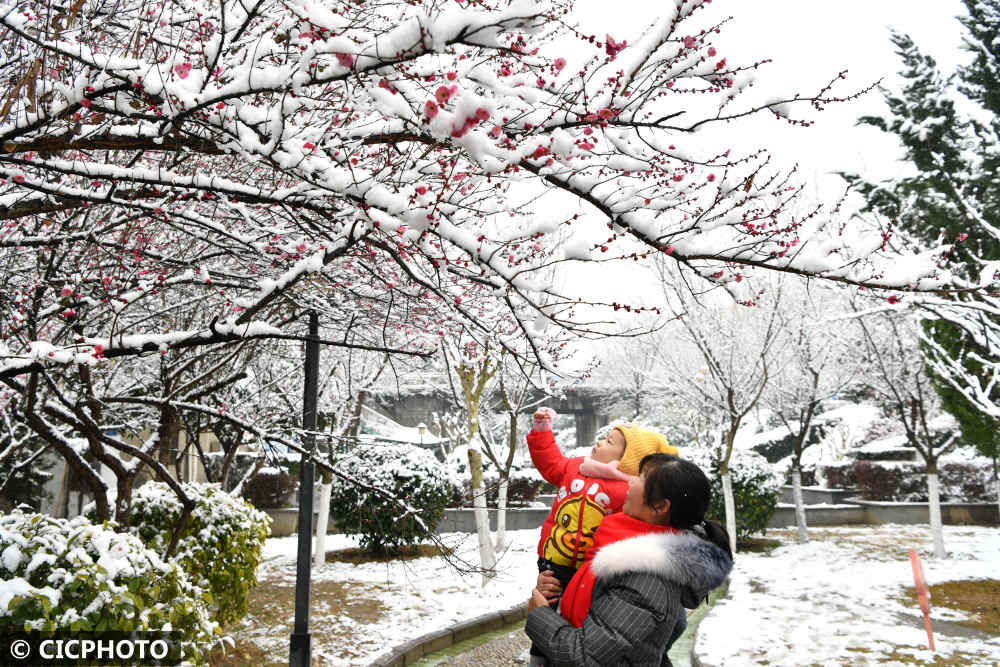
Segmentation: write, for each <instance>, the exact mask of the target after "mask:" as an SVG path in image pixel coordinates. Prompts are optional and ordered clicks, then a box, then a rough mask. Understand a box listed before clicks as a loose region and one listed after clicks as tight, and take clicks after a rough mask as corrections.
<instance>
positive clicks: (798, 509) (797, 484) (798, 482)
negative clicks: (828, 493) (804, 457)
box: [792, 464, 809, 542]
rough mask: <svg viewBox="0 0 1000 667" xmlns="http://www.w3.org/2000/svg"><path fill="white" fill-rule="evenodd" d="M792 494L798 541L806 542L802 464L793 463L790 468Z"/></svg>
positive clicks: (807, 534) (807, 536) (807, 535)
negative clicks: (792, 466) (793, 465)
mask: <svg viewBox="0 0 1000 667" xmlns="http://www.w3.org/2000/svg"><path fill="white" fill-rule="evenodd" d="M792 496H793V497H794V498H795V525H796V527H797V528H798V530H799V542H808V541H809V531H808V530H807V529H806V506H805V503H803V502H802V466H801V465H799V464H795V467H794V468H792Z"/></svg>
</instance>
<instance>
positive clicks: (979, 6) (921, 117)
mask: <svg viewBox="0 0 1000 667" xmlns="http://www.w3.org/2000/svg"><path fill="white" fill-rule="evenodd" d="M964 3H965V5H966V8H967V10H968V12H969V15H968V16H967V17H962V18H960V19H959V20H960V21H961V23H962V25H963V26H964V27H965V29H966V31H967V34H966V37H965V40H964V41H965V48H966V49H968V50H969V51H970V52H971V53H972V54H973V58H972V61H971V63H970V64H968V65H966V66H964V67H961V68H959V70H958V72H957V77H956V76H955V75H951V76H947V77H945V76H943V75H942V74H941V73H940V72H939V70H938V68H937V65H936V63H935V61H934V59H933V58H932V57H930V56H928V55H926V54H924V53H922V52H921V51H920V49H919V47H918V46H917V45H916V44H915V43H914V42H913V40H912V39H911V38H910V37H909V36H908V35H905V34H902V33H896V32H893V33H892V35H891V39H892V41H893V43H894V44H895V45H896V47H897V53H898V54H899V56H900V58H901V60H902V63H903V68H902V70H901V72H900V75H901V76H902V78H903V80H904V82H905V83H904V86H903V88H902V91H901V92H900V93H899V94H894V93H892V92H890V91H884V94H885V99H886V103H887V104H888V107H889V112H890V113H889V117H888V118H882V117H876V116H865V117H862V118H861V119H860V120H859V123H862V124H867V125H872V126H874V127H878V128H879V129H881V130H883V131H885V132H889V133H892V134H895V135H896V136H897V137H898V138H899V140H900V143H901V144H902V146H903V161H904V162H906V163H908V164H909V165H910V167H911V170H910V174H909V175H907V176H905V177H900V178H895V179H892V180H890V181H885V182H881V183H870V182H866V181H864V180H863V179H861V178H860V177H859V176H857V175H848V176H846V178H847V179H848V180H849V181H850V182H851V183H852V184H854V185H855V186H856V187H857V189H858V190H859V191H860V192H861V193H862V194H863V195H864V196H865V198H866V199H867V203H868V209H869V210H874V211H877V212H879V213H881V214H883V215H886V216H889V217H891V218H894V219H895V218H898V219H900V220H901V223H900V224H901V226H902V228H904V229H906V230H907V231H908V232H909V233H910V234H912V235H913V236H915V237H916V238H918V239H919V240H921V241H923V242H924V243H928V244H933V243H940V242H956V245H955V250H954V252H953V253H952V255H951V264H950V266H949V267H948V268H949V269H950V270H952V271H953V272H955V273H959V274H961V275H964V276H965V277H968V278H976V277H978V276H980V274H981V273H982V270H983V268H984V264H985V262H989V261H996V260H1000V234H998V231H997V230H998V227H1000V176H998V173H997V172H998V168H1000V150H998V146H1000V140H998V139H1000V120H998V112H1000V81H998V77H1000V61H998V59H997V50H998V48H1000V0H964ZM956 78H957V83H956ZM959 95H961V96H964V97H966V98H967V99H968V100H969V101H970V102H972V103H973V104H974V106H975V107H977V109H976V112H975V113H972V114H970V117H968V118H966V117H963V116H962V115H960V114H959V113H958V112H957V111H956V105H955V100H956V99H957V98H958V97H959ZM970 106H971V105H970ZM982 298H984V297H983V295H976V294H973V295H962V296H955V297H953V299H954V301H955V305H962V304H965V305H969V303H970V302H975V301H976V300H978V299H982ZM985 298H988V299H994V300H995V296H990V295H986V296H985ZM977 322H978V324H977ZM998 329H1000V327H998V325H997V323H996V322H987V321H983V320H982V318H958V321H956V318H946V319H929V320H927V321H926V322H925V335H926V336H927V337H928V338H929V339H930V341H932V342H933V343H934V344H936V345H929V344H925V352H926V353H927V354H929V355H934V354H943V355H946V356H947V357H949V358H951V359H956V360H961V367H963V373H961V374H968V376H970V377H978V378H982V377H988V375H989V373H990V372H995V370H994V369H995V368H996V367H997V366H998V364H1000V359H998V354H1000V353H998V351H997V349H996V348H995V347H992V346H990V345H989V344H988V343H989V341H990V340H992V339H995V337H996V335H997V334H998V333H1000V332H998ZM984 341H985V342H986V344H983V343H984ZM951 379H952V380H954V379H955V378H954V376H953V377H952V378H951ZM934 381H935V382H934V384H935V387H936V388H937V390H938V393H939V394H940V395H941V399H942V405H943V407H944V409H945V410H947V411H948V412H950V413H951V414H952V415H954V416H955V417H956V419H958V421H959V423H960V425H961V428H962V436H963V440H965V441H966V442H967V443H969V444H974V445H976V446H977V447H978V448H979V449H980V451H981V452H982V453H983V454H985V455H987V456H992V457H994V458H996V456H997V453H998V449H1000V423H998V419H997V417H996V414H995V413H994V414H990V413H989V412H988V411H987V410H984V409H983V406H982V404H981V403H979V402H976V401H974V400H970V398H969V397H967V396H966V393H965V391H964V390H960V389H959V388H957V387H956V386H955V382H954V381H949V378H948V377H945V376H942V375H935V377H934ZM958 384H960V385H961V382H959V383H958ZM988 402H990V403H991V404H993V405H1000V388H994V389H993V390H992V392H990V394H989V396H988Z"/></svg>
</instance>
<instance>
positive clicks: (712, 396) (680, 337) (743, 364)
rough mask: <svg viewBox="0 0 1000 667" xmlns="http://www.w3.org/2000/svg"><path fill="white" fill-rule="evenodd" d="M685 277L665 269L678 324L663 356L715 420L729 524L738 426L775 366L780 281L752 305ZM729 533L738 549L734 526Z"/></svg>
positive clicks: (679, 393)
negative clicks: (689, 286)
mask: <svg viewBox="0 0 1000 667" xmlns="http://www.w3.org/2000/svg"><path fill="white" fill-rule="evenodd" d="M681 278H682V276H678V275H676V274H674V273H673V272H672V271H671V270H670V268H669V267H668V268H665V269H664V281H663V282H664V284H665V285H673V286H675V287H674V288H673V290H672V294H668V295H667V296H668V298H669V299H670V302H671V303H670V307H671V308H672V309H673V311H674V313H675V315H676V318H677V320H678V321H679V324H677V325H676V326H674V327H673V328H674V336H675V339H674V341H673V342H672V343H671V344H669V345H662V346H661V347H660V354H661V359H662V360H663V363H664V365H665V366H666V367H667V370H668V374H669V375H670V376H671V377H672V378H673V379H674V383H675V384H674V385H673V393H674V395H675V396H676V397H677V398H678V399H680V400H681V401H683V402H684V403H686V404H687V405H688V406H690V407H691V408H693V409H697V410H700V411H702V412H703V413H705V414H706V415H710V417H709V418H710V419H711V420H712V421H713V422H714V424H715V429H716V433H717V441H716V443H713V450H714V452H713V455H714V457H715V460H716V461H718V466H719V474H720V476H721V477H722V490H723V495H724V497H725V510H726V525H727V526H730V527H733V526H736V506H735V503H734V500H733V487H732V479H731V477H730V473H729V461H730V458H731V457H732V453H733V444H734V442H735V440H736V433H737V431H739V429H740V426H741V425H742V424H743V420H744V419H745V418H746V416H747V415H748V414H749V413H750V411H751V410H753V409H754V407H755V406H756V405H757V403H758V401H760V399H761V396H762V395H763V393H764V390H765V388H766V387H767V385H768V382H769V381H770V380H771V378H772V376H774V375H775V374H776V373H777V371H778V365H777V360H778V357H779V355H778V351H779V350H778V348H779V346H778V345H777V343H778V340H779V338H780V337H781V335H782V332H781V329H780V323H779V319H778V313H779V307H780V303H781V302H780V298H779V297H780V294H779V293H780V287H776V288H775V290H774V291H773V293H764V294H760V295H758V296H757V300H756V301H755V302H754V304H753V305H752V306H751V305H744V304H738V303H734V302H732V301H731V300H730V301H727V302H726V303H721V304H720V303H718V302H716V303H714V304H707V303H701V302H699V301H698V300H697V299H695V298H694V297H693V296H692V295H691V293H690V291H688V290H686V289H683V288H682V286H681V285H682V283H683V281H682V280H681ZM712 296H717V295H712ZM729 537H730V547H731V548H732V550H733V552H734V553H735V551H736V530H735V529H733V530H730V531H729Z"/></svg>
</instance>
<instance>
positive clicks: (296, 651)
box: [288, 311, 319, 667]
mask: <svg viewBox="0 0 1000 667" xmlns="http://www.w3.org/2000/svg"><path fill="white" fill-rule="evenodd" d="M305 376H306V377H305V390H304V392H303V401H302V429H303V431H304V439H303V442H302V445H303V453H302V465H301V467H300V468H299V526H298V530H299V550H298V557H297V560H296V563H295V625H294V627H293V628H292V640H291V652H290V654H289V659H288V664H289V666H290V667H309V665H310V664H311V663H312V635H311V634H310V632H309V587H310V577H311V574H312V573H311V571H310V568H311V566H312V553H311V552H312V532H313V525H312V524H313V480H314V478H315V475H316V472H315V466H314V464H313V461H312V455H313V451H314V450H315V448H316V436H315V435H314V433H315V431H316V394H317V385H318V382H319V317H318V316H317V314H316V311H312V312H310V313H309V338H308V339H307V340H306V366H305Z"/></svg>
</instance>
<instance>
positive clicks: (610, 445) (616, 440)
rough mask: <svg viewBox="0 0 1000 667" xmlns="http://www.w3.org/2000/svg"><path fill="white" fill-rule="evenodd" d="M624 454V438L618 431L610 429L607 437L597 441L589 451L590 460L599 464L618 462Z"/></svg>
mask: <svg viewBox="0 0 1000 667" xmlns="http://www.w3.org/2000/svg"><path fill="white" fill-rule="evenodd" d="M624 453H625V436H624V435H622V432H621V431H619V430H618V429H615V428H613V429H611V431H609V432H608V436H607V437H606V438H604V439H603V440H598V441H597V444H596V445H594V448H593V449H591V450H590V458H592V459H594V460H595V461H600V462H601V463H611V462H612V461H619V460H621V458H622V454H624Z"/></svg>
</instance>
